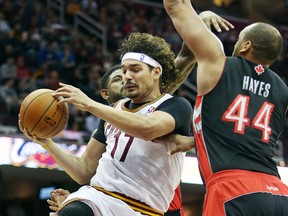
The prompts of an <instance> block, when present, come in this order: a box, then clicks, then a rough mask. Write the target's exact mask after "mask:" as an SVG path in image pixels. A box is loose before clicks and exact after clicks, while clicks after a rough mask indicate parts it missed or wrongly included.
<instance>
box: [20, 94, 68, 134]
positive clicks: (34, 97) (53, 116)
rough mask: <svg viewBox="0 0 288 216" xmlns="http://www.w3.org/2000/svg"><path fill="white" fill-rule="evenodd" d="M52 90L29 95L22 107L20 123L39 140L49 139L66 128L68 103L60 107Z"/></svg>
mask: <svg viewBox="0 0 288 216" xmlns="http://www.w3.org/2000/svg"><path fill="white" fill-rule="evenodd" d="M52 92H53V90H51V89H38V90H35V91H33V92H31V93H30V94H29V95H27V96H26V97H25V99H24V101H23V102H22V104H21V107H20V113H19V114H20V115H19V118H20V121H21V123H22V125H23V126H24V127H25V128H26V130H27V131H28V132H29V133H30V134H31V135H35V136H37V137H39V138H49V137H53V136H55V135H56V134H58V133H60V132H61V131H62V130H63V129H64V128H65V126H66V124H67V121H68V117H69V111H68V106H67V104H66V103H64V104H61V105H58V101H59V100H58V99H57V98H55V97H53V96H52V94H51V93H52Z"/></svg>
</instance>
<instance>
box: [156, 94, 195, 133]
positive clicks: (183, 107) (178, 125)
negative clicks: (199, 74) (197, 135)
mask: <svg viewBox="0 0 288 216" xmlns="http://www.w3.org/2000/svg"><path fill="white" fill-rule="evenodd" d="M156 110H159V111H163V112H167V113H169V114H170V115H171V116H172V117H173V118H174V119H175V129H174V133H178V134H181V135H185V136H190V135H191V128H192V127H191V126H192V113H193V109H192V106H191V104H190V103H189V102H188V101H187V100H186V99H185V98H183V97H177V96H175V97H172V98H170V99H168V100H166V101H164V102H163V103H162V104H160V105H159V106H158V107H157V109H156Z"/></svg>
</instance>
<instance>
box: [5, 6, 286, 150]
mask: <svg viewBox="0 0 288 216" xmlns="http://www.w3.org/2000/svg"><path fill="white" fill-rule="evenodd" d="M136 2H137V1H136ZM147 2H148V1H147ZM154 2H157V1H154ZM203 2H204V1H203ZM203 2H202V4H203ZM214 2H215V9H216V11H215V12H217V13H219V14H220V15H221V11H223V14H224V15H227V13H226V12H227V11H229V6H231V10H230V11H233V13H234V12H235V11H237V10H233V8H235V4H231V5H226V4H224V3H225V2H228V3H229V2H230V3H231V2H232V1H214ZM221 2H222V3H223V2H224V3H223V5H221ZM235 2H236V3H237V1H235ZM47 3H48V1H46V0H9V1H7V0H6V1H5V0H0V124H1V125H5V126H7V125H10V126H12V127H15V128H18V126H17V120H18V112H19V106H20V104H21V102H22V101H23V98H25V96H26V95H27V94H29V93H30V92H32V91H33V90H35V89H39V88H49V89H53V90H55V89H57V88H58V87H59V82H63V83H68V84H71V85H74V86H76V87H78V88H80V89H81V90H82V91H83V92H85V93H86V94H87V95H88V96H89V97H91V98H93V99H95V100H97V101H101V102H103V103H105V101H103V99H101V97H100V95H99V93H100V88H101V86H100V80H101V77H102V75H103V73H105V71H106V70H107V69H108V68H110V67H111V66H113V65H114V64H116V63H119V62H120V60H119V56H118V52H117V49H118V48H119V46H120V45H121V42H122V41H123V40H124V39H125V38H126V37H127V36H128V35H129V33H130V32H136V31H139V32H148V33H151V34H154V35H158V36H160V37H163V38H165V39H166V40H167V41H168V42H169V43H170V44H171V46H172V49H173V51H174V52H175V55H177V53H178V51H179V50H180V47H181V44H182V40H181V38H180V37H179V35H178V34H177V33H176V31H175V30H174V27H173V26H172V24H171V21H170V19H169V18H168V16H167V15H166V13H165V11H164V9H163V7H161V3H162V1H159V6H155V7H151V6H150V5H146V6H145V5H144V4H139V3H135V2H133V1H114V0H111V1H104V0H102V1H101V0H69V1H68V0H66V1H65V12H66V16H65V20H64V22H63V20H62V21H61V20H60V18H59V17H58V16H56V15H55V14H54V11H53V10H51V9H49V8H48V7H47ZM216 3H217V4H218V5H217V4H216ZM195 4H196V8H197V1H196V3H195ZM222 6H224V8H223V9H221V7H222ZM236 6H237V4H236ZM198 9H199V11H201V9H202V8H201V5H200V3H199V7H198ZM80 11H82V12H83V13H85V14H86V15H88V16H90V17H91V18H92V19H94V20H96V21H97V22H98V23H100V24H102V25H103V26H105V27H106V29H107V50H106V52H103V47H102V46H103V44H102V41H101V40H99V39H97V38H96V37H95V36H92V35H89V34H85V32H84V33H83V32H82V33H81V32H79V31H78V32H76V31H75V29H74V28H73V15H74V14H76V13H78V12H80ZM238 12H239V14H236V19H235V20H236V21H237V19H238V18H237V15H239V16H243V14H242V13H240V10H238ZM228 15H229V14H228ZM225 18H226V17H225ZM231 18H232V20H230V21H231V22H232V23H233V24H236V25H235V26H236V28H235V29H234V30H232V31H230V32H222V33H220V34H217V36H218V37H219V38H220V39H221V41H222V42H223V44H224V49H225V52H226V54H227V55H231V53H232V50H233V46H234V43H235V41H236V40H237V37H238V32H239V31H240V30H241V28H242V27H244V26H245V25H244V24H245V22H244V23H242V24H243V26H241V25H238V27H240V28H237V23H234V22H233V21H234V20H233V16H231ZM237 22H238V23H239V20H238V21H237ZM240 23H241V22H240ZM284 27H285V26H284ZM286 27H287V26H286ZM287 28H288V27H287ZM283 36H284V38H285V43H284V49H283V53H282V55H281V58H280V59H279V61H278V62H277V63H275V64H274V65H273V66H272V69H274V70H275V71H276V73H278V74H279V76H281V77H282V79H283V80H284V81H285V82H286V83H288V51H287V50H288V46H287V44H288V43H287V41H288V30H287V29H284V31H283ZM188 81H189V83H191V84H192V85H195V73H192V74H191V75H190V77H189V79H188ZM182 90H183V87H180V89H179V90H178V91H177V92H176V94H179V95H182V96H184V97H186V96H187V95H186V94H185V91H182ZM190 101H191V103H192V105H193V100H190ZM98 121H99V119H97V118H96V117H94V116H91V115H89V114H88V113H85V112H82V111H79V110H77V109H75V108H73V107H70V117H69V123H68V125H67V128H66V129H67V130H70V131H85V132H87V133H88V134H90V133H91V132H92V131H93V130H94V129H95V128H96V127H97V124H98ZM282 136H284V137H285V139H284V141H283V142H287V141H286V140H287V139H286V137H288V134H287V131H286V132H284V134H283V135H282ZM287 145H288V144H287Z"/></svg>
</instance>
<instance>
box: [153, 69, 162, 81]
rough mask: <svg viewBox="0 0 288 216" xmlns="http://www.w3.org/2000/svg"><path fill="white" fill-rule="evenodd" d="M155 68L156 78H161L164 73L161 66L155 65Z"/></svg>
mask: <svg viewBox="0 0 288 216" xmlns="http://www.w3.org/2000/svg"><path fill="white" fill-rule="evenodd" d="M153 70H154V79H160V76H161V74H162V71H161V69H160V67H155V68H154V69H153Z"/></svg>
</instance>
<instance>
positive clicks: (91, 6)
mask: <svg viewBox="0 0 288 216" xmlns="http://www.w3.org/2000/svg"><path fill="white" fill-rule="evenodd" d="M81 9H82V10H83V11H84V13H85V14H87V15H89V16H92V17H94V18H95V17H96V16H97V14H98V9H99V3H98V2H97V0H82V2H81Z"/></svg>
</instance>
